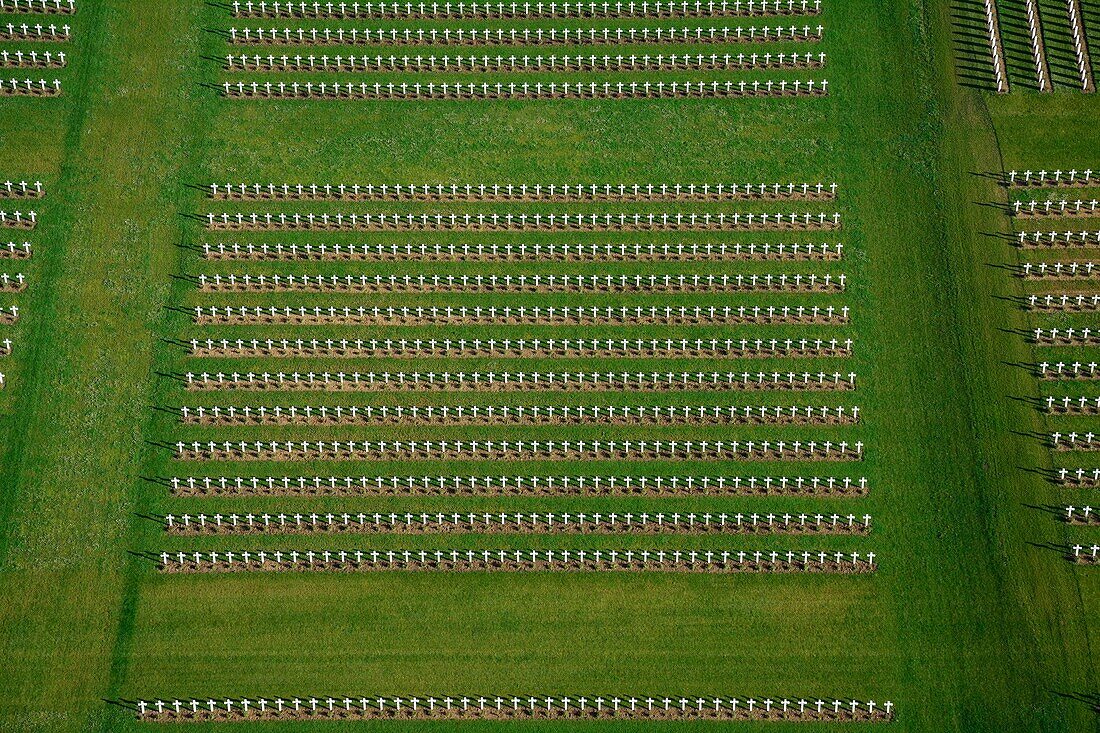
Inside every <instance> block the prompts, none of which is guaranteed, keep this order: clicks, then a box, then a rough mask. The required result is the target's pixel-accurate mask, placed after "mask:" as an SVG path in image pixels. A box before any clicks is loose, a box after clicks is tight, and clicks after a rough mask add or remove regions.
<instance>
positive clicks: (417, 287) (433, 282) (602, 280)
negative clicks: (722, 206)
mask: <svg viewBox="0 0 1100 733" xmlns="http://www.w3.org/2000/svg"><path fill="white" fill-rule="evenodd" d="M1090 272H1091V270H1090ZM191 279H192V281H193V282H195V283H196V284H197V285H198V288H199V290H202V291H204V292H208V293H245V292H267V293H280V292H348V293H408V292H412V293H416V292H431V293H487V292H496V293H505V292H507V293H521V292H576V291H599V292H609V291H611V292H660V293H669V292H673V293H693V292H748V291H773V292H834V293H839V292H843V291H844V288H845V285H846V283H847V277H846V276H845V275H843V274H841V275H832V274H829V273H825V274H820V275H819V274H817V273H806V274H803V273H794V274H787V273H775V274H773V273H752V274H748V275H745V274H736V275H709V274H708V275H700V274H697V273H696V274H680V275H568V274H564V275H563V274H550V275H541V274H540V275H350V274H349V275H309V274H305V275H295V274H289V275H279V274H273V275H267V274H264V273H260V274H256V275H253V274H249V273H243V274H235V273H228V274H225V275H222V274H219V273H214V274H211V275H207V274H204V273H200V274H198V275H194V276H192V277H191Z"/></svg>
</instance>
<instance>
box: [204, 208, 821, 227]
mask: <svg viewBox="0 0 1100 733" xmlns="http://www.w3.org/2000/svg"><path fill="white" fill-rule="evenodd" d="M200 218H201V219H202V220H204V221H205V223H206V227H207V229H210V230H269V231H356V230H369V231H557V230H563V229H584V230H592V231H606V230H623V229H629V230H641V231H683V230H723V231H749V230H761V229H794V228H798V229H839V228H840V213H839V212H834V213H832V214H829V213H827V212H824V211H822V212H817V213H813V212H809V211H807V212H805V213H803V214H798V213H794V212H781V211H777V212H775V213H774V214H770V213H767V212H733V213H730V214H727V213H725V212H721V213H710V212H706V213H694V212H693V213H688V214H684V213H676V214H668V213H661V214H640V213H632V214H625V213H624V214H541V213H537V214H511V213H508V214H497V213H492V214H359V213H355V212H352V213H347V214H345V213H343V212H336V213H333V214H329V213H327V212H325V213H320V214H314V213H313V212H308V213H304V214H302V213H298V212H293V213H290V214H287V213H271V212H255V211H253V212H247V213H246V212H235V213H229V212H222V213H221V214H218V213H214V212H208V213H207V214H205V215H202V216H201V217H200Z"/></svg>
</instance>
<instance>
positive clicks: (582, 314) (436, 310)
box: [193, 305, 850, 325]
mask: <svg viewBox="0 0 1100 733" xmlns="http://www.w3.org/2000/svg"><path fill="white" fill-rule="evenodd" d="M849 310H850V309H849V307H848V306H831V305H829V306H817V305H796V306H787V305H784V306H773V305H767V306H759V305H739V306H633V307H631V306H619V307H613V306H604V307H599V306H589V307H584V306H515V307H513V306H493V305H490V306H480V305H475V306H464V305H462V306H449V305H448V306H401V307H393V306H386V307H378V306H371V307H367V306H356V307H354V308H353V307H351V306H339V307H337V306H320V305H315V306H304V305H301V306H297V307H295V306H289V305H286V306H274V305H272V306H259V305H257V306H245V305H242V306H232V305H227V306H215V305H210V306H201V305H198V306H195V307H194V310H193V313H194V320H195V322H196V323H198V324H202V325H213V324H218V323H224V324H236V323H239V322H243V323H247V322H250V321H255V322H259V323H262V322H265V321H272V322H285V323H294V324H299V325H303V324H318V325H320V324H352V323H354V324H362V325H368V324H369V325H387V324H391V325H413V324H418V325H448V324H451V325H455V324H465V323H481V324H485V325H491V324H500V325H506V324H509V323H516V324H539V325H551V324H566V323H576V324H607V325H611V324H629V323H632V322H637V321H647V322H648V321H656V322H662V323H668V324H679V325H704V324H724V325H734V324H745V323H776V324H778V323H785V324H793V323H805V324H813V323H821V324H840V323H847V322H848V317H849Z"/></svg>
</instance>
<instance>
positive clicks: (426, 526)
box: [161, 507, 1100, 536]
mask: <svg viewBox="0 0 1100 733" xmlns="http://www.w3.org/2000/svg"><path fill="white" fill-rule="evenodd" d="M161 521H162V523H163V524H162V526H163V529H164V531H165V532H166V533H167V534H169V535H174V536H198V535H210V534H215V535H217V534H230V535H236V534H249V535H255V534H316V533H334V534H341V533H343V534H349V533H350V534H466V533H474V534H681V533H687V534H720V535H724V534H863V535H865V534H869V533H870V532H871V515H869V514H865V515H863V517H862V518H861V517H857V516H856V515H855V514H848V515H847V516H844V515H841V514H835V513H834V514H833V515H831V516H826V515H824V514H820V513H819V514H816V515H815V514H809V513H806V512H802V513H801V514H792V513H791V512H789V511H788V512H786V513H784V514H778V513H776V512H775V511H772V512H769V513H767V514H761V513H760V512H753V513H752V514H744V513H741V512H738V513H736V514H726V513H721V514H717V515H715V514H711V513H709V512H706V513H703V514H696V513H695V512H688V513H686V514H680V513H679V512H672V513H670V514H666V513H664V512H656V513H653V514H650V513H649V512H641V513H638V514H635V513H633V512H629V511H628V512H625V513H621V514H620V513H616V512H610V513H605V514H601V513H600V512H595V513H593V514H586V513H585V512H578V513H570V512H568V511H564V512H561V513H560V514H558V513H554V512H546V513H543V514H540V513H538V512H531V513H524V512H514V513H508V512H482V513H480V514H477V513H474V512H468V513H466V514H460V513H458V512H454V513H452V514H449V515H448V514H444V513H442V512H436V513H435V514H431V513H428V512H420V513H416V512H406V513H404V514H401V513H397V512H390V513H389V514H384V513H380V512H375V513H374V514H370V513H366V512H358V513H356V514H353V513H350V512H343V513H336V514H334V513H332V512H323V511H322V512H317V511H313V512H298V511H289V512H288V511H279V512H278V513H270V512H264V513H262V514H253V513H247V514H237V513H232V514H220V513H215V514H212V515H207V514H204V513H201V512H200V513H199V514H196V515H191V514H182V515H179V516H176V515H173V514H168V515H165V516H164V517H163V518H162V519H161ZM1067 521H1071V522H1072V521H1078V522H1080V523H1085V524H1088V523H1090V522H1096V523H1098V524H1100V519H1098V518H1096V516H1095V513H1094V512H1092V509H1091V507H1085V509H1084V511H1083V514H1080V515H1075V514H1074V512H1073V508H1072V507H1070V509H1069V511H1068V514H1067Z"/></svg>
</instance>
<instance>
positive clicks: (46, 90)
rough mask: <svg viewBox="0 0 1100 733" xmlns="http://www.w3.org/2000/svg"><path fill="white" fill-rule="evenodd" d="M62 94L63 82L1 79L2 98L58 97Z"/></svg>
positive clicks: (0, 93) (0, 95) (0, 90)
mask: <svg viewBox="0 0 1100 733" xmlns="http://www.w3.org/2000/svg"><path fill="white" fill-rule="evenodd" d="M60 94H61V80H60V79H54V80H53V81H52V82H51V81H46V80H45V79H39V80H37V81H35V80H34V79H14V78H13V79H0V97H17V96H32V97H56V96H58V95H60Z"/></svg>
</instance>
